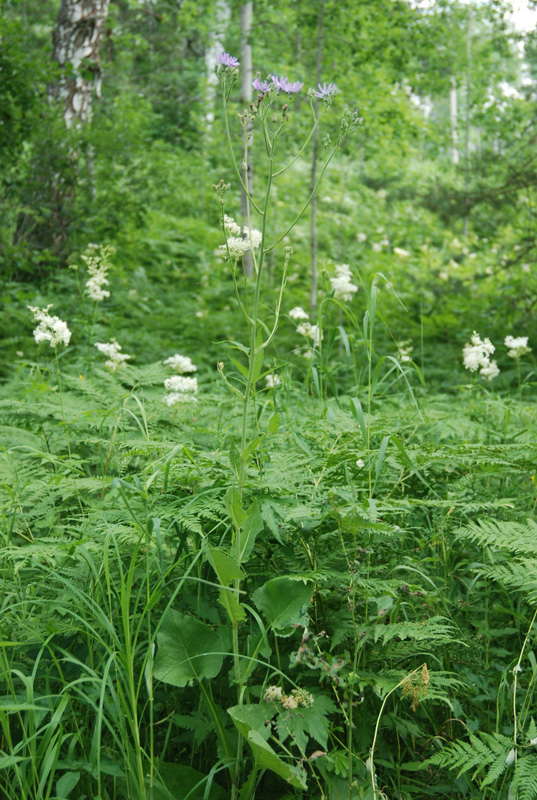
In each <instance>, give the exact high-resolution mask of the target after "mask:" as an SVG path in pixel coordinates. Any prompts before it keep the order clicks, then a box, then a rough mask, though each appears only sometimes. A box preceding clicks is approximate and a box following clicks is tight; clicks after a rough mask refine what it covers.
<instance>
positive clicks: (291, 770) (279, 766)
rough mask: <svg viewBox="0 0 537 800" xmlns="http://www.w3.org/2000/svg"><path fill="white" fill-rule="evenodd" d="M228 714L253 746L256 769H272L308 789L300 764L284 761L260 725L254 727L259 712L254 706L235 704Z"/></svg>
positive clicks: (296, 784) (292, 784)
mask: <svg viewBox="0 0 537 800" xmlns="http://www.w3.org/2000/svg"><path fill="white" fill-rule="evenodd" d="M252 711H253V714H252ZM228 714H229V715H230V717H231V719H232V720H233V722H234V723H235V725H236V727H237V728H238V730H239V733H241V734H242V735H243V736H244V738H245V739H246V741H247V742H248V744H249V745H250V747H251V748H252V753H253V755H254V759H255V766H256V769H258V770H260V769H270V770H271V771H272V772H275V773H276V775H279V776H280V777H281V778H284V780H286V781H288V782H289V783H290V784H291V786H295V787H296V788H297V789H306V779H305V775H304V773H303V771H302V770H301V769H300V768H299V765H298V764H297V765H296V766H295V767H293V766H291V764H288V763H287V762H286V761H282V759H281V758H280V757H279V755H278V754H277V753H276V752H275V751H274V750H273V749H272V747H271V746H270V745H269V744H268V742H266V741H265V739H264V738H263V735H262V734H261V733H259V732H258V731H257V730H256V728H257V727H258V725H257V724H256V728H254V727H252V723H254V724H255V723H256V722H258V719H257V717H258V714H257V713H256V710H255V707H254V708H252V707H250V706H247V705H246V706H242V707H241V706H234V707H233V708H228ZM259 722H260V720H259ZM261 729H262V726H261Z"/></svg>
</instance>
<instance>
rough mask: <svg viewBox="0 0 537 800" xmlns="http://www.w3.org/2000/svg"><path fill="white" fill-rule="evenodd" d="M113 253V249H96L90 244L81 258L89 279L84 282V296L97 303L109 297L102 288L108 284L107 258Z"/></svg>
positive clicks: (108, 266)
mask: <svg viewBox="0 0 537 800" xmlns="http://www.w3.org/2000/svg"><path fill="white" fill-rule="evenodd" d="M113 252H114V248H112V247H102V246H101V247H97V245H94V244H92V245H89V247H88V249H87V251H86V253H85V254H84V255H83V256H82V260H83V261H85V262H86V267H87V269H88V275H89V279H88V280H87V281H86V294H87V295H88V297H89V298H90V299H91V300H95V302H97V303H98V302H100V301H101V300H104V298H105V297H110V292H109V291H108V289H103V286H108V284H109V281H108V278H107V277H106V276H107V274H108V270H109V269H110V263H109V258H110V255H111V254H112V253H113Z"/></svg>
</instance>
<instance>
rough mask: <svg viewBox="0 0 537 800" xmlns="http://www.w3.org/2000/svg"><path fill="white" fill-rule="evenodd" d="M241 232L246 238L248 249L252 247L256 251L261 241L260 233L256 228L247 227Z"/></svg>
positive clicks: (261, 235)
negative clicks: (248, 244)
mask: <svg viewBox="0 0 537 800" xmlns="http://www.w3.org/2000/svg"><path fill="white" fill-rule="evenodd" d="M242 232H243V234H244V236H245V237H246V241H247V242H250V247H252V248H253V249H254V250H257V248H258V247H259V245H260V244H261V240H262V239H263V234H262V233H261V231H258V230H257V229H256V228H249V227H248V226H247V225H245V226H244V228H243V229H242Z"/></svg>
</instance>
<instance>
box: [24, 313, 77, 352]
mask: <svg viewBox="0 0 537 800" xmlns="http://www.w3.org/2000/svg"><path fill="white" fill-rule="evenodd" d="M28 308H29V309H30V311H31V312H32V314H33V315H34V320H35V322H38V323H39V324H38V326H37V328H36V329H35V330H34V339H35V340H36V342H37V343H38V344H40V343H41V342H50V346H51V347H57V345H59V344H64V345H66V346H67V345H68V344H69V340H70V339H71V331H70V330H69V328H68V327H67V324H66V323H65V322H64V321H63V320H61V319H60V318H59V317H53V316H51V315H50V314H49V313H48V310H49V308H52V305H48V306H47V307H46V308H37V307H35V306H28Z"/></svg>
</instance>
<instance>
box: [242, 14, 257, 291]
mask: <svg viewBox="0 0 537 800" xmlns="http://www.w3.org/2000/svg"><path fill="white" fill-rule="evenodd" d="M252 16H253V2H252V0H249V2H247V3H243V4H242V6H241V8H240V25H241V103H243V104H244V103H246V104H247V105H249V104H250V103H251V102H252V77H253V75H252V47H251V45H250V33H251V30H252ZM252 137H253V128H252V124H251V123H249V124H248V125H246V127H245V128H244V144H245V146H246V144H248V147H250V146H251V144H252ZM242 179H243V181H244V184H245V186H247V187H248V194H249V195H250V197H251V196H252V189H253V183H254V170H253V164H252V159H251V157H249V158H248V162H247V164H246V165H244V164H243V168H242ZM248 202H249V201H248V195H247V193H246V191H245V190H244V188H242V187H241V217H242V224H243V225H248ZM243 261H244V272H245V273H246V275H250V273H251V272H252V257H251V255H250V252H249V251H248V252H247V253H245V254H244V256H243Z"/></svg>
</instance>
